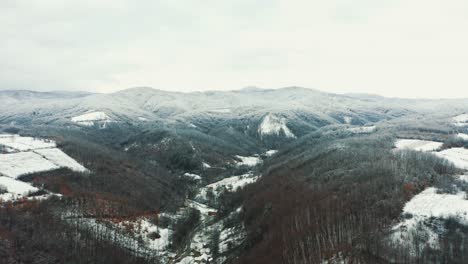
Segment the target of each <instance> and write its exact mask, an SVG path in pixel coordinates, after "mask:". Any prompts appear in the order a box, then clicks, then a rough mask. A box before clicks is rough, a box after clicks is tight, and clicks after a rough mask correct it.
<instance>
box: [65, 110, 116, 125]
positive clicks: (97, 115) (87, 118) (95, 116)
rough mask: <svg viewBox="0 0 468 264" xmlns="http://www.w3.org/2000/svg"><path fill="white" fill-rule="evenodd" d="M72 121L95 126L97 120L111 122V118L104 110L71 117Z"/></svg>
mask: <svg viewBox="0 0 468 264" xmlns="http://www.w3.org/2000/svg"><path fill="white" fill-rule="evenodd" d="M71 121H72V122H74V123H76V124H79V125H83V126H93V125H94V124H95V122H104V123H107V122H111V121H112V120H111V118H110V117H109V116H108V115H107V114H106V113H104V112H91V113H87V114H83V115H80V116H75V117H72V118H71Z"/></svg>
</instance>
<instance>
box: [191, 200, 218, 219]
mask: <svg viewBox="0 0 468 264" xmlns="http://www.w3.org/2000/svg"><path fill="white" fill-rule="evenodd" d="M186 204H187V207H190V208H193V209H196V210H198V211H200V214H201V216H202V218H203V217H204V216H207V215H208V214H209V213H216V211H217V210H216V209H213V208H211V207H209V206H208V205H205V204H202V203H199V202H196V201H193V200H187V201H186Z"/></svg>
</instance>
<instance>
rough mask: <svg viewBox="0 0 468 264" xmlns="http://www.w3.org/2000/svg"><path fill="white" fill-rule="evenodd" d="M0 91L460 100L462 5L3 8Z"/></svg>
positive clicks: (110, 0)
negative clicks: (268, 92) (305, 92)
mask: <svg viewBox="0 0 468 264" xmlns="http://www.w3.org/2000/svg"><path fill="white" fill-rule="evenodd" d="M0 34H1V40H0V89H33V90H87V91H96V92H111V91H116V90H121V89H125V88H129V87H135V86H151V87H154V88H158V89H164V90H177V91H194V90H197V91H198V90H230V89H239V88H242V87H245V86H259V87H265V88H277V87H284V86H303V87H309V88H316V89H320V90H324V91H329V92H337V93H346V92H359V93H373V94H381V95H385V96H399V97H432V98H437V97H452V98H456V97H468V1H466V0H321V1H318V0H75V1H71V0H68V1H67V0H1V1H0Z"/></svg>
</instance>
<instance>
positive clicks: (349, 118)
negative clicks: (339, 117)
mask: <svg viewBox="0 0 468 264" xmlns="http://www.w3.org/2000/svg"><path fill="white" fill-rule="evenodd" d="M343 119H344V121H345V123H346V124H348V125H349V124H351V122H352V121H353V118H352V117H351V116H345V117H344V118H343Z"/></svg>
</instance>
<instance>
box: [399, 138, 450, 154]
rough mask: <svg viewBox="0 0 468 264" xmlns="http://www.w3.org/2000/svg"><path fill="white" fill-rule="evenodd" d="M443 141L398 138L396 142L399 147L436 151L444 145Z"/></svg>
mask: <svg viewBox="0 0 468 264" xmlns="http://www.w3.org/2000/svg"><path fill="white" fill-rule="evenodd" d="M442 145H443V143H441V142H435V141H428V140H419V139H398V140H397V141H396V142H395V147H396V148H397V149H410V150H416V151H434V150H437V149H439V148H440V147H442Z"/></svg>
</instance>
